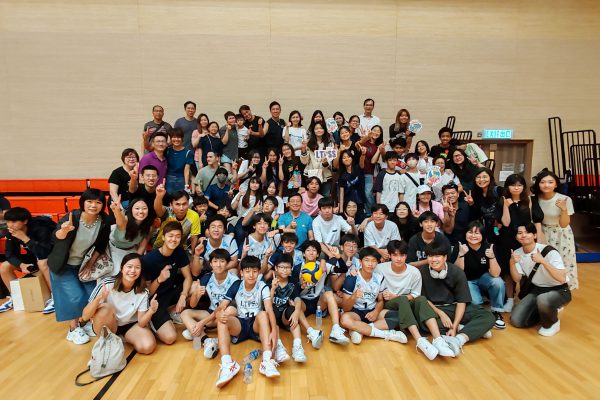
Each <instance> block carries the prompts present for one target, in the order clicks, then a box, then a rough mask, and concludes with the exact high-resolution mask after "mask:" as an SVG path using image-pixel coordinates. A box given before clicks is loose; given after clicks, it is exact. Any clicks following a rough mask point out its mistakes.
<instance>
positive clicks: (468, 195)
mask: <svg viewBox="0 0 600 400" xmlns="http://www.w3.org/2000/svg"><path fill="white" fill-rule="evenodd" d="M471 192H472V191H471V190H469V191H468V192H467V191H465V201H466V202H467V204H468V205H470V206H472V205H473V204H474V203H475V201H474V200H473V196H471Z"/></svg>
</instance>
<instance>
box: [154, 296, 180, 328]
mask: <svg viewBox="0 0 600 400" xmlns="http://www.w3.org/2000/svg"><path fill="white" fill-rule="evenodd" d="M180 294H181V289H180V288H176V289H172V290H169V291H168V292H166V293H163V294H161V295H158V296H156V300H157V301H158V310H156V312H155V313H154V315H152V319H151V321H152V326H153V327H154V330H155V331H158V330H159V329H160V327H161V326H163V325H164V324H165V323H167V322H169V321H170V320H171V316H170V315H169V307H171V306H174V305H175V304H177V301H178V300H179V296H180Z"/></svg>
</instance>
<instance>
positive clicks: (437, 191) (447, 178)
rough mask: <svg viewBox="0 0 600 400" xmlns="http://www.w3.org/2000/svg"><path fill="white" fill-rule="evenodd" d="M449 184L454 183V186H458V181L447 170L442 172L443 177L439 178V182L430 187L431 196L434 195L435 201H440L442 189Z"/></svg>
mask: <svg viewBox="0 0 600 400" xmlns="http://www.w3.org/2000/svg"><path fill="white" fill-rule="evenodd" d="M450 182H454V183H455V184H456V186H458V185H460V179H458V177H457V176H456V175H454V173H453V172H452V171H450V170H449V169H447V170H445V171H444V175H442V177H441V178H440V180H439V181H437V182H436V183H434V184H433V186H432V187H431V188H432V189H433V194H434V195H435V199H434V200H437V201H442V197H443V193H442V188H443V187H444V186H446V185H447V184H449V183H450Z"/></svg>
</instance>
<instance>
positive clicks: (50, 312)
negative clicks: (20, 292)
mask: <svg viewBox="0 0 600 400" xmlns="http://www.w3.org/2000/svg"><path fill="white" fill-rule="evenodd" d="M54 312H56V309H55V308H53V309H52V310H49V311H46V310H44V311H42V314H44V315H48V314H52V313H54Z"/></svg>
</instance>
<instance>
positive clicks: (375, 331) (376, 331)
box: [369, 324, 385, 338]
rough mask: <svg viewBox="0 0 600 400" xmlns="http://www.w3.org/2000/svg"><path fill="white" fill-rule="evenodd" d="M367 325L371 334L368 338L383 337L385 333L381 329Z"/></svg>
mask: <svg viewBox="0 0 600 400" xmlns="http://www.w3.org/2000/svg"><path fill="white" fill-rule="evenodd" d="M369 325H370V326H371V334H370V335H369V336H371V337H377V338H384V337H385V333H384V332H383V331H382V330H381V329H377V328H375V325H373V324H369Z"/></svg>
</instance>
